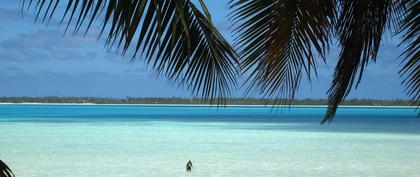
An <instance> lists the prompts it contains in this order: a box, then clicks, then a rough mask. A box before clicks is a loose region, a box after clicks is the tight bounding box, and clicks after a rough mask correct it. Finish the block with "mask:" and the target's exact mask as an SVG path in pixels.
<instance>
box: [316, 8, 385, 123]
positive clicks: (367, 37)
mask: <svg viewBox="0 0 420 177" xmlns="http://www.w3.org/2000/svg"><path fill="white" fill-rule="evenodd" d="M392 5H393V3H392V0H354V1H346V0H342V1H340V8H339V9H340V10H341V12H340V16H339V19H338V23H337V36H338V38H339V43H340V46H341V52H340V55H339V60H338V63H337V65H336V68H335V72H334V79H333V81H332V86H331V88H330V89H329V90H328V94H329V101H328V111H327V114H326V116H325V118H324V120H323V121H322V122H321V123H325V122H331V121H332V120H333V117H334V115H335V113H336V110H337V108H338V105H339V104H340V103H341V102H342V101H343V100H344V98H345V97H346V96H347V94H348V93H349V92H350V90H351V89H352V87H353V84H354V81H355V80H356V87H357V85H358V84H359V83H360V81H361V78H362V74H363V71H364V69H365V67H366V66H367V64H368V62H369V60H373V61H376V56H377V53H378V50H379V46H380V42H381V39H382V34H383V33H384V31H385V28H386V27H387V26H388V25H389V19H390V16H391V14H392V8H393V6H392Z"/></svg>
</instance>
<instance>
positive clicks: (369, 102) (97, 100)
mask: <svg viewBox="0 0 420 177" xmlns="http://www.w3.org/2000/svg"><path fill="white" fill-rule="evenodd" d="M0 103H92V104H203V105H207V104H217V102H215V101H213V102H212V101H210V100H203V99H201V98H176V97H172V98H159V97H145V98H132V97H127V98H104V97H57V96H47V97H0ZM222 104H226V105H284V104H293V105H327V104H328V100H326V99H294V100H292V101H287V100H274V99H261V98H227V99H225V100H224V102H223V103H222ZM341 105H365V106H410V105H411V103H410V101H409V100H402V99H397V100H380V99H348V100H346V101H344V102H343V103H342V104H341Z"/></svg>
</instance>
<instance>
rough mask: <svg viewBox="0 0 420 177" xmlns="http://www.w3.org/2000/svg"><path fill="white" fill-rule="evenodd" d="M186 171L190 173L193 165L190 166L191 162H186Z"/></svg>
mask: <svg viewBox="0 0 420 177" xmlns="http://www.w3.org/2000/svg"><path fill="white" fill-rule="evenodd" d="M186 168H187V169H186V170H187V172H190V173H191V170H192V168H193V165H192V162H191V160H189V161H188V162H187V167H186Z"/></svg>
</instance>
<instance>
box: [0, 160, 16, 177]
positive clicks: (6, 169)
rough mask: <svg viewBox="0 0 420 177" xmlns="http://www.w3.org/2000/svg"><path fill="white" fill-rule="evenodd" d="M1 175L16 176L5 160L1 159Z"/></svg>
mask: <svg viewBox="0 0 420 177" xmlns="http://www.w3.org/2000/svg"><path fill="white" fill-rule="evenodd" d="M0 176H1V177H15V174H13V172H12V170H10V168H9V167H8V166H7V165H6V164H5V163H4V162H3V161H1V160H0Z"/></svg>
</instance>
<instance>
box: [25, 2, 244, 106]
mask: <svg viewBox="0 0 420 177" xmlns="http://www.w3.org/2000/svg"><path fill="white" fill-rule="evenodd" d="M26 1H28V0H24V1H23V3H24V4H23V7H25V6H27V7H28V8H34V9H35V10H36V14H37V16H44V18H45V17H46V16H50V19H49V20H51V18H52V16H53V14H54V13H56V10H55V6H56V4H59V3H61V4H64V5H65V7H66V8H65V9H64V14H62V22H64V21H65V20H66V19H67V25H66V31H67V30H68V29H69V28H70V26H72V25H73V26H74V27H73V32H74V33H76V32H78V31H79V30H80V29H82V28H85V35H86V33H87V31H88V30H89V29H90V28H91V26H92V24H94V23H95V22H97V21H99V20H102V23H103V24H102V25H101V27H100V33H99V36H101V35H102V34H107V35H106V38H105V39H106V40H105V42H106V46H107V47H110V48H111V47H115V48H116V49H117V50H118V49H121V50H122V51H121V53H122V54H123V55H124V54H126V52H132V53H133V57H132V61H134V60H135V59H136V58H138V57H139V56H140V57H144V58H145V59H146V63H147V64H148V65H149V66H151V67H152V68H153V69H154V70H155V71H157V74H158V75H161V74H162V75H165V76H167V78H168V79H169V81H171V83H173V84H178V85H179V86H186V87H187V88H190V89H191V91H192V92H193V94H194V95H195V96H198V95H199V96H201V97H203V98H210V99H213V98H217V100H218V103H220V101H223V98H226V97H228V96H229V95H230V89H231V87H235V85H236V76H237V74H238V72H237V65H238V57H237V54H236V52H235V50H234V49H233V47H231V46H230V44H229V43H228V42H227V41H226V40H225V39H224V37H223V36H222V35H221V34H220V33H219V32H218V30H217V29H216V28H215V27H214V26H213V24H212V22H211V17H210V13H209V11H208V9H207V7H206V6H205V4H204V2H202V1H200V5H201V7H202V8H201V9H202V10H199V9H198V8H197V7H196V6H195V4H194V3H192V2H191V1H190V0H149V1H148V0H139V1H123V0H108V1H103V0H68V1H62V0H37V3H36V5H33V3H32V0H30V2H29V3H26V4H27V5H25V2H26ZM53 6H54V7H53ZM51 7H52V9H54V10H52V9H51ZM203 11H204V12H203ZM102 12H104V14H103V15H101V14H102ZM44 18H43V19H44ZM86 21H87V23H85V22H86Z"/></svg>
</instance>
